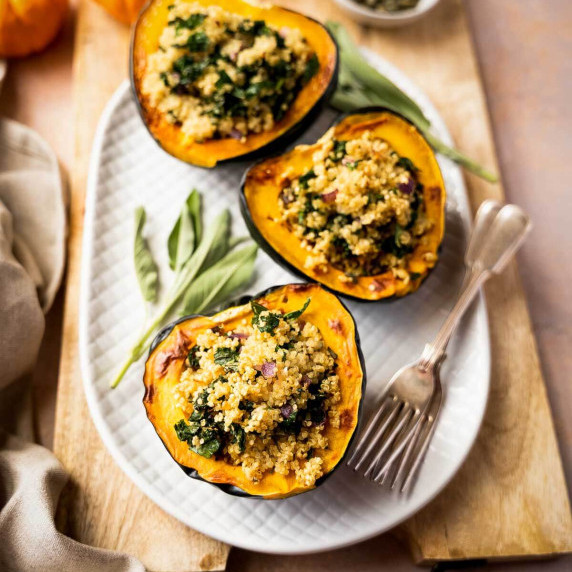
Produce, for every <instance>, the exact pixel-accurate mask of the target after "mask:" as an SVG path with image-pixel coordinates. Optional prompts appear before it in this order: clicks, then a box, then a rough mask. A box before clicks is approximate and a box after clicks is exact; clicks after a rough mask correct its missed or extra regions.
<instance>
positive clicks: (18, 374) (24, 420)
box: [0, 61, 144, 572]
mask: <svg viewBox="0 0 572 572" xmlns="http://www.w3.org/2000/svg"><path fill="white" fill-rule="evenodd" d="M1 74H2V62H1V61H0V75H1ZM0 83H1V78H0ZM62 189H63V185H62V179H61V174H60V171H59V166H58V162H57V159H56V157H55V156H54V154H53V152H52V151H51V149H50V148H49V147H48V145H47V144H46V143H45V142H44V141H43V140H42V139H41V138H40V137H39V136H38V135H37V134H36V133H34V132H33V131H31V130H30V129H28V128H26V127H24V126H23V125H20V124H18V123H15V122H13V121H8V120H4V119H0V570H1V571H2V572H29V571H36V570H37V571H42V572H67V571H70V572H72V571H73V572H91V571H93V572H96V571H98V572H100V571H102V572H108V571H109V572H111V571H113V572H143V571H144V568H143V566H142V565H141V563H139V562H138V561H137V560H136V559H134V558H132V557H130V556H128V555H124V554H119V553H114V552H111V551H107V550H101V549H97V548H91V547H89V546H86V545H83V544H80V543H78V542H75V541H74V540H72V539H70V538H68V537H66V536H64V535H63V534H61V533H59V532H58V531H57V530H56V528H55V526H54V513H55V510H56V506H57V503H58V499H59V496H60V493H61V490H62V488H63V486H64V484H65V482H66V480H67V475H66V473H65V471H64V469H63V467H62V466H61V464H60V463H59V462H58V460H57V459H56V458H55V457H54V455H52V454H51V453H50V452H49V451H48V450H47V449H44V448H43V447H40V446H38V445H34V444H32V443H30V442H27V441H28V440H30V439H31V438H32V431H31V426H32V425H31V415H30V412H31V407H30V403H29V391H28V381H29V373H30V372H31V370H32V369H33V366H34V363H35V361H36V358H37V354H38V350H39V347H40V343H41V339H42V336H43V332H44V314H43V313H44V311H47V309H48V308H49V307H50V305H51V303H52V301H53V299H54V296H55V294H56V291H57V289H58V286H59V284H60V280H61V277H62V273H63V267H64V257H65V229H66V226H65V204H64V196H63V192H62ZM78 383H79V380H78ZM15 434H17V435H19V437H16V436H15ZM22 437H24V438H25V439H26V440H24V439H22Z"/></svg>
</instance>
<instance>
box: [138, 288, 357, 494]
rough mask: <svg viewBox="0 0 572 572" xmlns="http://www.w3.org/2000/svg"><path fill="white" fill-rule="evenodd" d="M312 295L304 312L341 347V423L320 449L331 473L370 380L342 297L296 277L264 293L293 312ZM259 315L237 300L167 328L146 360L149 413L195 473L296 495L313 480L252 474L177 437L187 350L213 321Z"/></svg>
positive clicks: (239, 487) (253, 489) (226, 324)
mask: <svg viewBox="0 0 572 572" xmlns="http://www.w3.org/2000/svg"><path fill="white" fill-rule="evenodd" d="M307 298H311V299H312V302H311V304H310V306H309V307H308V309H307V310H306V311H305V312H304V320H305V321H307V322H310V323H312V324H314V325H316V326H317V327H318V328H319V330H320V332H321V334H322V336H323V338H324V341H325V343H326V344H327V345H328V346H329V347H330V348H331V349H332V350H333V351H334V352H335V353H336V354H337V356H338V357H337V360H336V363H337V364H338V367H337V374H338V376H339V379H340V389H341V402H340V403H338V404H336V406H335V407H336V408H338V409H339V412H340V421H341V422H340V427H338V428H335V427H332V426H331V425H328V424H327V425H326V427H325V430H324V434H325V436H326V437H327V438H328V440H329V447H328V449H327V450H326V451H320V452H318V453H316V454H319V455H320V457H321V458H322V459H323V467H324V476H322V477H321V479H319V480H318V481H317V483H316V485H318V484H320V482H322V481H323V479H324V478H325V477H326V476H327V475H329V474H331V472H332V471H333V470H334V468H335V467H336V466H338V465H339V464H340V461H341V459H342V457H343V456H344V454H345V453H346V451H347V449H348V446H349V444H350V441H351V438H352V436H353V434H354V431H355V428H356V426H357V423H358V416H359V411H360V404H361V400H362V395H363V391H364V386H365V370H364V365H363V357H362V355H361V350H360V348H359V338H358V334H357V331H356V327H355V323H354V320H353V318H352V316H351V314H350V313H349V311H348V310H347V309H346V308H345V306H344V305H343V304H342V303H341V302H340V301H339V299H338V298H337V297H336V296H335V295H333V294H331V293H329V292H327V291H326V290H324V289H323V288H321V287H320V286H319V285H318V284H290V285H287V286H281V287H278V288H274V289H271V290H269V291H267V292H266V293H263V294H262V295H261V296H260V297H257V298H256V299H257V301H259V302H260V303H262V304H263V305H264V306H266V307H267V308H268V309H270V310H280V311H283V312H290V311H293V310H297V309H299V308H300V307H301V306H302V305H303V304H304V302H305V301H306V299H307ZM245 318H246V319H247V320H250V319H251V318H252V310H251V307H250V304H245V305H243V306H235V307H233V308H229V309H228V310H224V311H222V312H219V313H218V314H215V315H213V316H191V317H189V318H188V319H183V321H179V322H178V323H176V325H175V326H174V327H173V328H172V329H171V330H170V331H169V333H168V335H167V336H166V337H165V338H164V339H162V341H160V342H159V343H158V344H157V345H156V346H154V347H153V348H152V351H151V353H150V355H149V358H148V360H147V363H146V364H145V374H144V384H145V396H144V398H143V403H144V405H145V409H146V411H147V417H148V418H149V420H150V421H151V423H152V424H153V426H154V427H155V430H156V431H157V434H158V435H159V437H160V438H161V440H162V441H163V443H164V445H165V447H166V448H167V450H168V451H169V453H170V454H171V456H172V457H173V459H174V460H175V461H176V462H177V463H179V464H180V465H181V467H182V468H183V469H184V470H185V471H186V472H187V473H188V474H190V475H191V476H193V477H195V478H200V479H201V480H204V481H207V482H209V483H212V484H218V485H220V488H222V489H223V490H225V491H226V492H229V493H231V494H238V495H240V496H255V497H257V498H263V499H278V498H285V497H289V496H292V495H296V494H299V493H302V492H305V491H307V490H310V489H311V488H314V487H309V488H308V487H304V486H302V485H301V484H300V483H297V482H296V480H295V477H294V475H293V474H289V475H287V476H283V475H279V474H277V473H266V474H265V475H264V476H263V478H262V479H261V480H260V481H259V482H256V483H254V482H252V481H250V480H249V479H248V478H247V477H246V476H245V475H244V472H243V471H242V468H241V467H239V466H234V465H230V464H227V463H226V462H225V461H224V459H218V460H217V459H215V458H210V459H207V458H205V457H202V456H200V455H198V454H197V453H195V452H193V451H191V450H190V449H189V446H188V445H187V443H186V442H182V441H180V440H179V439H178V437H177V435H176V433H175V430H174V425H175V423H177V422H178V421H179V420H180V419H182V418H183V417H184V415H183V412H182V409H181V408H180V407H179V406H178V404H177V402H176V400H175V398H174V393H173V390H174V388H175V387H176V386H177V384H178V383H179V380H180V376H181V373H182V371H183V369H184V367H185V358H186V356H187V354H188V351H189V349H190V348H191V347H192V346H193V345H194V344H195V340H196V337H197V335H198V334H199V333H200V332H202V331H204V330H205V329H208V328H213V327H215V326H219V327H221V328H222V329H223V330H224V331H230V330H232V329H234V328H235V327H237V326H238V325H239V324H240V323H241V322H242V320H244V319H245Z"/></svg>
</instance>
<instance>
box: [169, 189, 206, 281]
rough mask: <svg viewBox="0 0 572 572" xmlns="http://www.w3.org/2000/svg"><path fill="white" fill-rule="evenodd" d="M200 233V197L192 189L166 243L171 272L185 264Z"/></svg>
mask: <svg viewBox="0 0 572 572" xmlns="http://www.w3.org/2000/svg"><path fill="white" fill-rule="evenodd" d="M200 233H201V196H200V195H199V193H198V191H197V190H196V189H193V190H192V191H191V193H190V194H189V196H188V197H187V200H186V201H185V204H184V205H183V208H182V209H181V214H180V215H179V218H178V219H177V221H176V222H175V225H174V226H173V230H171V234H169V239H168V241H167V249H168V251H169V266H170V267H171V269H172V270H175V271H177V270H179V269H180V268H181V267H182V266H183V265H184V264H185V262H187V260H188V259H189V258H190V256H191V255H192V254H193V252H194V250H195V248H196V246H197V244H198V242H199V240H200Z"/></svg>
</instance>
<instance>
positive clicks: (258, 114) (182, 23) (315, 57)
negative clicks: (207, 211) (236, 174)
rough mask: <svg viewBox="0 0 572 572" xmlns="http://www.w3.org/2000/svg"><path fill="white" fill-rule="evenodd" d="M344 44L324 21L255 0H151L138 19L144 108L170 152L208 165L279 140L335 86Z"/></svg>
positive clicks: (135, 42)
mask: <svg viewBox="0 0 572 572" xmlns="http://www.w3.org/2000/svg"><path fill="white" fill-rule="evenodd" d="M337 73H338V49H337V46H336V43H335V41H334V40H333V38H332V36H331V35H330V33H329V32H328V31H327V29H326V28H325V27H324V26H323V25H322V24H320V23H318V22H317V21H315V20H313V19H312V18H309V17H307V16H304V15H302V14H300V13H298V12H293V11H291V10H287V9H284V8H280V7H278V6H272V5H270V4H267V3H262V2H261V3H255V2H252V3H251V2H248V1H246V0H216V1H215V0H151V1H150V2H149V3H148V5H147V6H146V7H145V8H144V10H143V11H142V12H141V15H140V16H139V19H138V20H137V23H136V24H135V26H134V30H133V37H132V47H131V80H132V86H133V90H134V92H135V95H136V98H137V101H138V103H139V109H140V112H141V116H142V118H143V120H144V122H145V124H146V126H147V128H148V129H149V131H150V133H151V134H152V136H153V137H154V138H155V140H156V141H157V142H158V143H159V144H160V145H161V147H163V148H164V149H165V151H167V152H168V153H170V154H171V155H173V156H175V157H177V158H179V159H181V160H183V161H186V162H188V163H192V164H194V165H199V166H203V167H214V166H215V165H216V164H217V163H219V162H222V161H227V160H233V159H241V160H245V159H252V158H256V157H258V156H262V155H263V154H267V153H268V152H269V151H272V150H276V149H279V148H280V147H283V146H284V145H285V144H286V143H288V142H290V141H291V140H293V139H294V138H295V137H297V136H298V135H299V134H300V132H301V130H302V129H304V128H307V127H308V125H309V123H310V121H311V120H312V119H313V118H314V117H315V116H316V114H317V113H318V111H319V109H320V108H321V106H322V105H323V104H324V103H325V102H326V101H327V99H328V98H329V96H330V95H331V93H332V92H333V90H334V89H335V87H336V82H337Z"/></svg>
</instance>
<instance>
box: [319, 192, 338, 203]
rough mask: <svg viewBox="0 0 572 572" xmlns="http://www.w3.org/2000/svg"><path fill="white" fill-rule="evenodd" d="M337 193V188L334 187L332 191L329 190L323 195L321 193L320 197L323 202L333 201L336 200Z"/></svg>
mask: <svg viewBox="0 0 572 572" xmlns="http://www.w3.org/2000/svg"><path fill="white" fill-rule="evenodd" d="M337 194H338V189H335V190H333V191H330V192H329V193H324V194H323V195H321V197H322V200H323V201H324V202H325V203H333V202H334V201H335V200H336V196H337Z"/></svg>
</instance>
